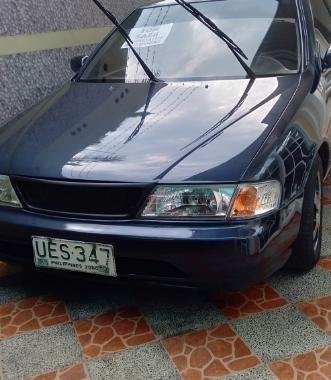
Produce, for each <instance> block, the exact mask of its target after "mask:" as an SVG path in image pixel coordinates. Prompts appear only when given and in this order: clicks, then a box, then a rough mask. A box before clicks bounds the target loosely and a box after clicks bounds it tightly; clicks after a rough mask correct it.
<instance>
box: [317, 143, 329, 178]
mask: <svg viewBox="0 0 331 380" xmlns="http://www.w3.org/2000/svg"><path fill="white" fill-rule="evenodd" d="M318 155H319V156H320V158H321V160H322V164H323V170H324V175H327V173H328V169H329V162H330V146H329V144H328V143H327V142H326V141H324V142H323V143H322V145H321V146H320V148H319V150H318Z"/></svg>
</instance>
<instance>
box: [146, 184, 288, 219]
mask: <svg viewBox="0 0 331 380" xmlns="http://www.w3.org/2000/svg"><path fill="white" fill-rule="evenodd" d="M280 199H281V185H280V183H279V182H278V181H269V182H265V183H259V184H246V185H239V186H236V185H234V186H230V185H186V186H185V185H174V186H171V185H160V186H158V187H157V188H156V189H155V190H154V192H153V193H152V194H151V195H150V196H149V198H148V200H147V203H146V205H145V207H144V209H143V211H142V213H141V216H142V217H147V218H148V217H149V218H212V217H215V218H220V219H221V218H226V217H228V218H250V217H254V216H259V215H263V214H266V213H268V212H270V211H273V210H275V209H277V208H278V207H279V204H280Z"/></svg>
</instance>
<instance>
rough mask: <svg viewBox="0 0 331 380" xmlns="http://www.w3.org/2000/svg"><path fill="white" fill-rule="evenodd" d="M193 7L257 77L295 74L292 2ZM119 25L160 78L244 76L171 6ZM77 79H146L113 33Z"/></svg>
mask: <svg viewBox="0 0 331 380" xmlns="http://www.w3.org/2000/svg"><path fill="white" fill-rule="evenodd" d="M192 5H194V6H195V7H196V8H197V9H199V11H201V12H203V13H204V14H205V15H206V16H207V17H209V18H210V19H212V21H213V22H215V23H216V25H217V26H218V27H219V28H220V29H221V30H222V31H224V32H225V33H226V34H227V35H228V36H229V37H231V39H232V40H234V42H235V43H236V44H237V45H239V47H240V48H241V49H242V50H243V51H244V53H245V54H246V56H247V57H248V59H247V61H246V63H247V64H248V65H249V66H250V68H251V69H252V70H253V71H254V73H255V74H256V75H257V76H273V75H275V76H276V75H287V74H293V73H296V72H298V70H299V61H300V60H299V43H298V36H299V33H298V22H297V11H296V6H295V1H293V0H216V1H200V2H192ZM123 26H124V28H125V29H126V30H127V32H128V33H129V35H130V37H131V38H132V40H133V42H134V46H135V48H136V50H137V51H138V52H139V54H140V55H141V57H142V58H143V60H144V61H145V62H146V63H147V65H148V66H149V68H150V69H151V70H152V72H153V73H154V74H155V76H156V77H158V78H160V79H162V80H166V81H171V80H173V81H178V80H207V79H217V78H238V77H246V76H247V73H246V72H245V70H244V69H243V67H242V66H241V65H240V63H239V62H238V60H237V59H236V58H235V56H234V55H233V53H232V52H231V51H230V49H229V47H228V46H227V45H226V44H225V43H224V42H223V41H222V40H221V39H220V38H219V37H218V36H216V35H215V34H214V33H213V32H211V31H210V30H209V29H208V28H207V27H206V26H204V25H203V24H202V23H201V22H199V21H198V20H197V19H195V18H194V17H193V16H192V15H191V14H190V13H189V12H187V11H186V10H185V9H184V8H183V7H181V6H180V5H178V4H176V3H174V4H168V5H159V6H154V7H147V8H143V9H138V10H136V11H135V12H133V13H132V14H131V15H130V16H129V17H128V18H127V19H126V20H125V21H124V23H123ZM81 80H87V81H103V82H108V81H109V82H112V81H120V82H141V81H146V80H148V77H147V76H146V74H145V72H144V70H143V68H142V67H141V65H140V64H139V62H138V60H137V59H136V57H135V56H134V54H133V53H132V51H131V50H130V49H129V47H128V45H127V44H126V43H125V41H124V39H123V37H122V36H121V35H120V33H119V32H115V33H113V34H112V35H111V36H110V37H109V38H108V40H107V41H106V42H105V43H104V45H103V46H102V47H101V48H100V49H99V51H98V52H97V54H96V55H95V56H94V58H93V60H92V61H91V62H90V64H89V65H88V67H87V68H86V69H85V72H84V73H83V75H82V76H81Z"/></svg>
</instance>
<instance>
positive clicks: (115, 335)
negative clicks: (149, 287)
mask: <svg viewBox="0 0 331 380" xmlns="http://www.w3.org/2000/svg"><path fill="white" fill-rule="evenodd" d="M74 327H75V330H76V333H77V336H78V338H79V342H80V344H81V346H82V349H83V352H84V355H85V357H87V358H94V357H98V356H101V355H104V354H107V353H111V352H115V351H120V350H123V349H125V348H128V347H133V346H138V345H140V344H143V343H147V342H152V341H153V340H155V336H154V333H153V332H152V330H151V329H150V327H149V326H148V325H147V323H146V321H145V319H144V317H143V315H142V314H141V313H140V312H139V311H138V310H136V309H132V310H124V311H120V312H116V313H115V312H111V311H110V312H108V313H106V314H103V315H99V316H97V317H94V318H89V319H84V320H80V321H76V322H75V323H74Z"/></svg>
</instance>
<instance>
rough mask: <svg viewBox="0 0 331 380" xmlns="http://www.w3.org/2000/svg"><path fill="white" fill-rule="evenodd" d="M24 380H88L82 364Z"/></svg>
mask: <svg viewBox="0 0 331 380" xmlns="http://www.w3.org/2000/svg"><path fill="white" fill-rule="evenodd" d="M26 380H89V377H88V375H87V373H86V370H85V368H84V365H83V364H76V365H73V366H71V367H68V368H65V369H61V370H59V371H54V372H49V373H46V374H44V375H39V376H34V377H30V378H29V379H26Z"/></svg>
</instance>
